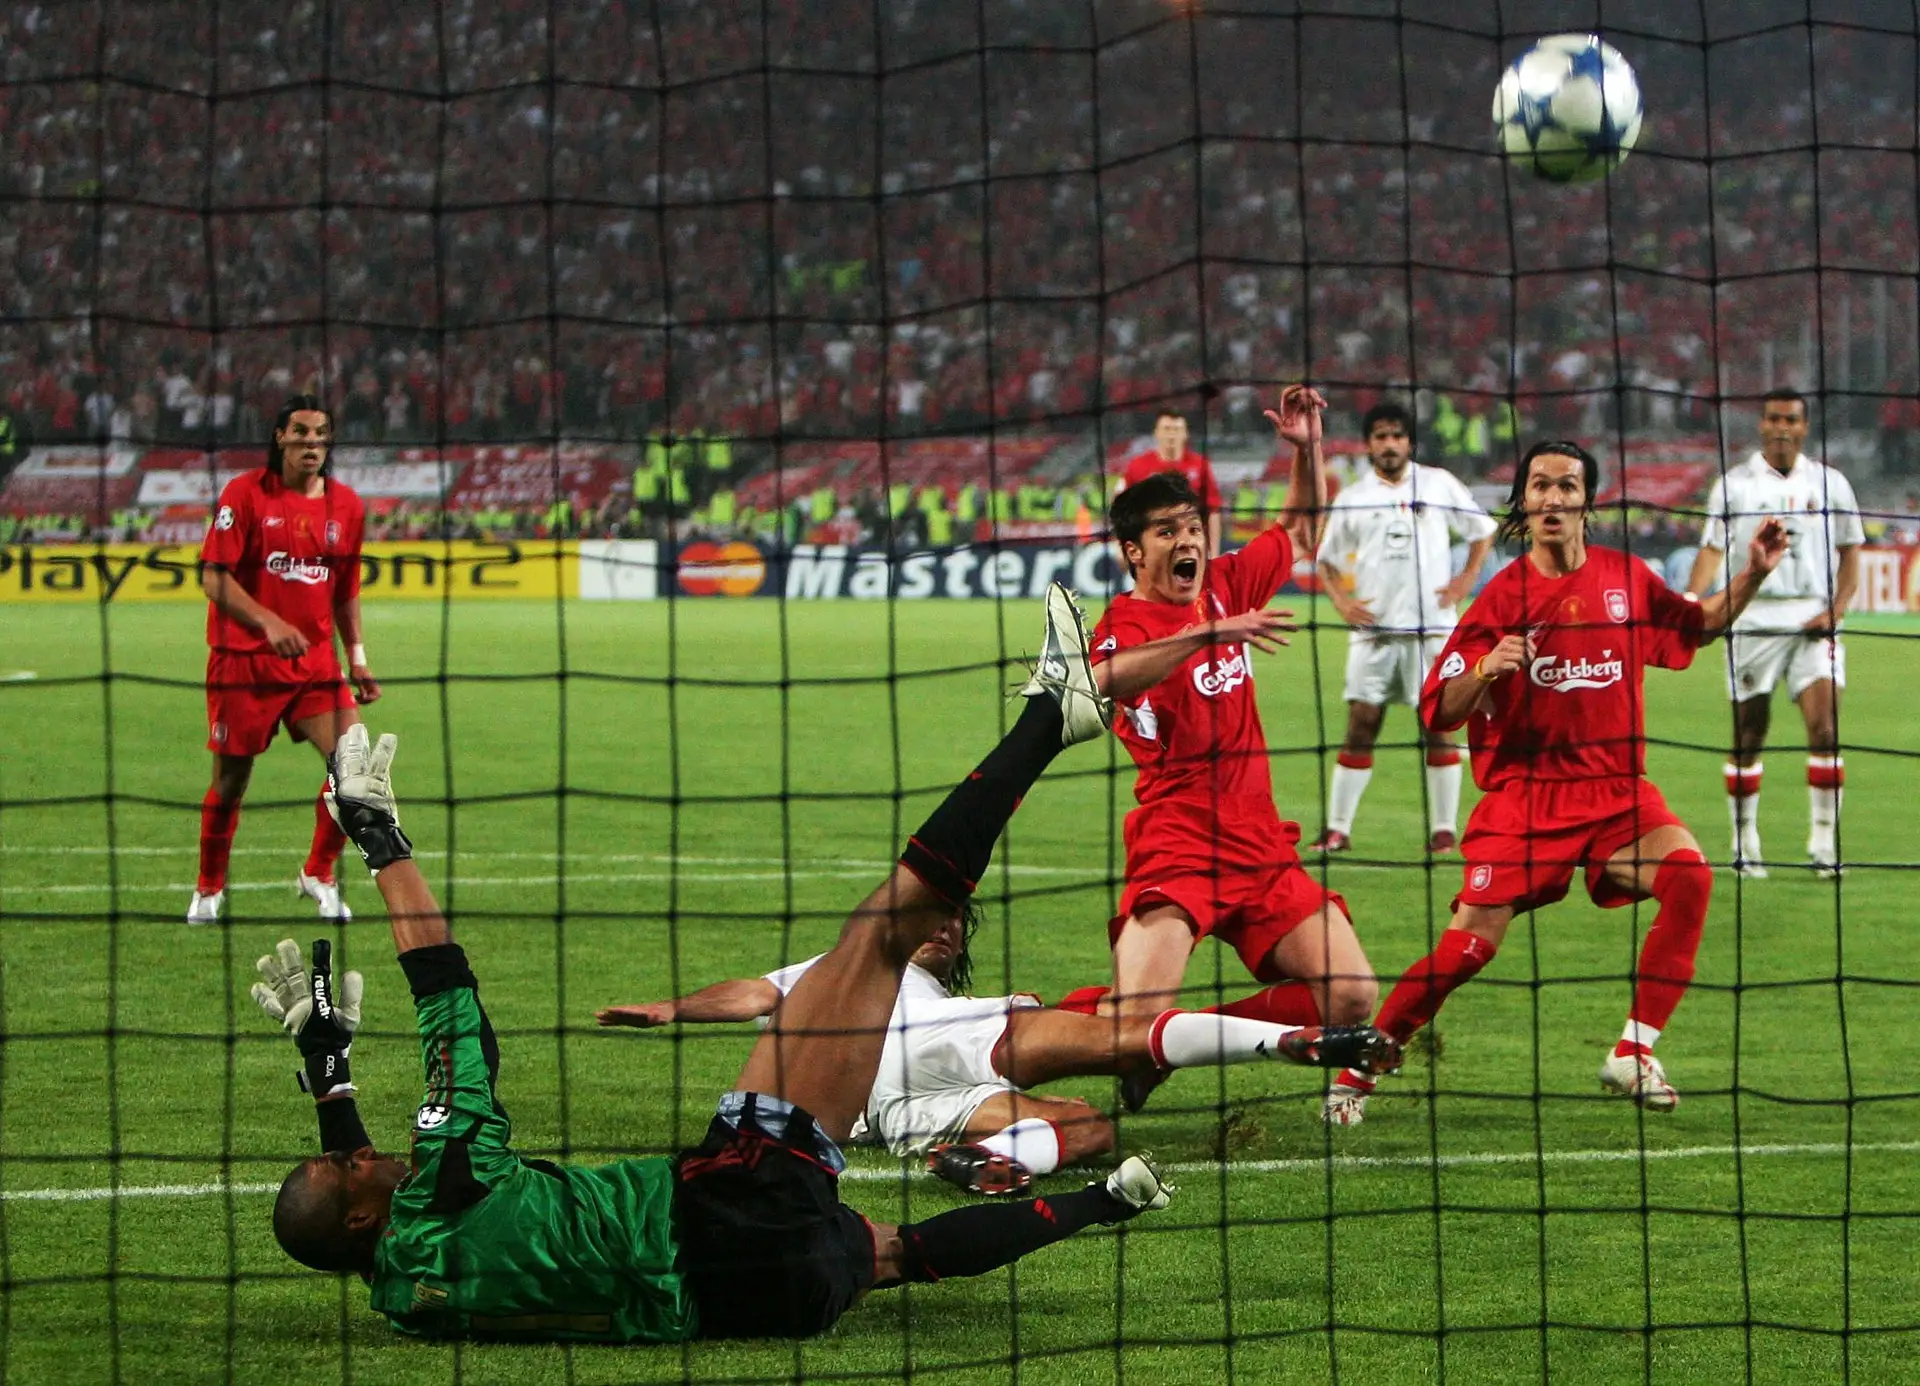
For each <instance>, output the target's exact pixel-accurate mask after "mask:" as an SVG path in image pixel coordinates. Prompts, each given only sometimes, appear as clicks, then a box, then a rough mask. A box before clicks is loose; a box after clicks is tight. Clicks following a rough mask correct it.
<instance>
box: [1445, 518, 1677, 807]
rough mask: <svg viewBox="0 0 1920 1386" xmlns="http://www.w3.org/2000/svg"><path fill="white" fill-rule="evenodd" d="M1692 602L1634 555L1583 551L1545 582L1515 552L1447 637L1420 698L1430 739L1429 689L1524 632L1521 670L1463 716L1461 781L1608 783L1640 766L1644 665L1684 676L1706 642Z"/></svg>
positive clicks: (1492, 687) (1447, 728)
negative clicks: (1527, 660)
mask: <svg viewBox="0 0 1920 1386" xmlns="http://www.w3.org/2000/svg"><path fill="white" fill-rule="evenodd" d="M1703 621H1704V618H1703V616H1702V614H1701V610H1700V604H1699V603H1698V602H1695V601H1690V600H1688V599H1687V598H1686V597H1683V596H1682V595H1680V594H1679V593H1678V592H1675V591H1673V590H1672V589H1671V588H1669V587H1668V586H1667V585H1666V583H1664V582H1662V581H1661V580H1660V579H1659V578H1658V577H1657V576H1655V574H1654V572H1653V570H1652V569H1651V568H1649V567H1647V565H1646V564H1645V563H1643V562H1641V561H1640V560H1639V559H1637V558H1633V557H1631V556H1629V555H1627V554H1624V553H1621V552H1620V551H1619V550H1617V549H1603V548H1595V547H1589V548H1588V549H1587V561H1586V562H1585V563H1583V564H1581V565H1580V567H1579V568H1577V569H1575V570H1574V571H1573V572H1571V573H1568V574H1566V575H1565V576H1564V577H1548V576H1546V575H1545V574H1543V573H1542V572H1541V571H1540V570H1539V569H1538V568H1536V567H1535V566H1534V564H1533V560H1532V559H1531V558H1529V557H1527V556H1526V555H1524V554H1523V555H1522V556H1521V557H1519V558H1518V559H1515V560H1514V561H1513V562H1512V563H1509V564H1508V565H1507V566H1506V567H1505V568H1503V569H1501V570H1500V572H1499V573H1498V574H1496V575H1495V577H1494V579H1493V581H1491V582H1489V583H1488V584H1487V585H1486V588H1485V590H1483V591H1482V592H1481V593H1480V595H1479V596H1478V597H1476V598H1475V599H1474V601H1473V605H1472V606H1470V607H1468V608H1467V611H1466V614H1465V615H1464V616H1462V617H1461V618H1460V624H1459V625H1458V626H1457V627H1455V628H1454V632H1453V635H1452V637H1451V638H1450V639H1448V641H1447V644H1446V648H1445V649H1444V650H1443V651H1442V652H1441V655H1440V658H1439V659H1437V660H1435V661H1434V665H1433V668H1432V669H1431V670H1429V671H1428V673H1427V682H1426V687H1425V688H1424V689H1423V690H1422V691H1421V694H1420V720H1421V721H1422V722H1424V723H1425V724H1426V725H1427V726H1428V727H1429V728H1431V729H1433V730H1436V731H1451V730H1452V729H1453V727H1455V726H1458V725H1459V724H1458V723H1453V724H1450V725H1444V726H1443V725H1441V724H1439V723H1437V722H1436V721H1435V715H1436V714H1437V712H1438V710H1439V706H1440V689H1441V687H1442V685H1444V684H1445V683H1446V682H1447V681H1448V680H1449V679H1451V678H1453V677H1455V676H1456V675H1459V674H1463V673H1465V672H1466V671H1468V670H1469V669H1472V668H1473V667H1474V664H1475V662H1476V661H1477V660H1479V658H1480V657H1481V656H1482V655H1484V654H1486V653H1488V652H1489V651H1490V650H1492V649H1493V647H1494V646H1495V645H1497V644H1499V643H1500V640H1501V639H1502V637H1504V636H1508V635H1520V634H1524V633H1525V632H1527V631H1528V630H1533V631H1535V632H1536V641H1537V645H1538V653H1537V654H1536V656H1535V657H1534V660H1533V662H1532V664H1531V665H1530V666H1528V667H1527V668H1526V669H1524V670H1522V671H1520V672H1518V673H1516V674H1510V675H1508V676H1507V677H1506V678H1503V679H1499V680H1497V681H1496V682H1494V683H1493V684H1491V685H1489V687H1488V691H1487V696H1486V698H1485V699H1483V700H1482V702H1481V704H1480V707H1479V709H1478V710H1476V711H1475V712H1473V713H1470V714H1469V715H1468V717H1467V719H1466V721H1467V725H1468V729H1469V730H1468V736H1469V739H1470V740H1471V742H1472V745H1473V781H1474V783H1475V784H1477V785H1479V786H1480V787H1481V788H1482V789H1493V788H1496V787H1497V786H1499V785H1502V784H1508V783H1511V782H1514V781H1517V780H1525V779H1535V780H1594V779H1618V778H1623V777H1632V776H1637V775H1640V774H1642V773H1643V772H1644V771H1645V769H1646V704H1645V700H1644V697H1643V695H1642V690H1641V682H1642V675H1643V673H1644V671H1645V670H1646V669H1647V668H1648V667H1649V666H1651V667H1653V668H1657V669H1684V668H1686V667H1687V666H1688V665H1689V664H1691V663H1692V662H1693V655H1694V651H1696V650H1698V649H1699V648H1700V646H1701V645H1702V644H1704V643H1705V641H1706V636H1705V633H1704V631H1703V629H1702V626H1703Z"/></svg>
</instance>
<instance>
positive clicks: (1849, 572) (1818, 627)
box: [1803, 544, 1860, 635]
mask: <svg viewBox="0 0 1920 1386" xmlns="http://www.w3.org/2000/svg"><path fill="white" fill-rule="evenodd" d="M1834 552H1835V553H1837V554H1838V555H1839V562H1838V563H1837V564H1836V565H1835V569H1834V574H1833V601H1832V603H1831V604H1830V605H1829V606H1827V607H1826V608H1825V609H1824V610H1821V611H1816V612H1815V613H1814V614H1813V616H1812V618H1811V619H1810V620H1808V622H1807V623H1806V625H1805V626H1804V627H1803V629H1804V630H1805V631H1806V632H1807V634H1809V635H1833V634H1836V633H1837V632H1838V631H1839V629H1840V622H1841V619H1842V618H1843V617H1845V616H1846V614H1847V608H1848V607H1850V606H1852V605H1853V594H1854V593H1855V592H1856V591H1858V590H1859V588H1860V546H1859V545H1858V544H1846V545H1842V546H1840V547H1838V548H1836V549H1835V550H1834Z"/></svg>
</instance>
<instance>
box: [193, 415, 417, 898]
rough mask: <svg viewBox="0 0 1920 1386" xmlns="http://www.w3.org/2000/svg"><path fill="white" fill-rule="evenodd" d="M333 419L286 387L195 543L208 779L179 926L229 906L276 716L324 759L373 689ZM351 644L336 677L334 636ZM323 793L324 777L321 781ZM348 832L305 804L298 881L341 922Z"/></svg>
mask: <svg viewBox="0 0 1920 1386" xmlns="http://www.w3.org/2000/svg"><path fill="white" fill-rule="evenodd" d="M332 446H333V421H332V418H331V417H330V416H329V414H328V412H327V407H326V405H324V404H322V403H321V402H320V401H319V400H318V399H316V398H315V397H313V396H312V395H295V396H294V397H293V398H291V399H289V400H288V401H287V402H286V404H285V405H284V406H283V407H282V408H281V410H280V414H279V417H278V418H277V419H275V420H274V426H273V454H272V457H271V460H270V461H269V462H268V464H267V465H266V466H265V467H263V468H261V469H260V470H259V471H254V472H247V473H245V474H244V475H242V476H237V477H235V478H234V479H233V480H232V481H231V482H229V483H228V484H227V488H226V489H225V490H224V491H222V492H221V493H220V507H219V509H218V510H217V511H215V513H214V518H213V525H212V527H211V528H209V529H208V530H207V537H206V541H205V542H204V543H203V544H202V545H201V546H200V563H201V577H200V585H201V587H202V589H203V590H204V591H205V592H206V594H207V601H208V602H209V603H210V606H209V608H208V611H207V645H208V648H209V653H208V655H207V726H208V736H207V749H208V750H210V751H212V752H213V786H212V787H211V788H210V789H208V790H207V796H206V798H205V799H203V800H202V801H201V804H200V879H199V881H198V883H197V884H196V885H195V887H194V892H193V899H192V901H191V902H190V903H189V904H188V906H187V923H189V924H212V923H215V922H217V921H218V920H219V918H220V915H221V911H222V908H223V907H224V905H225V903H226V885H227V857H228V855H229V854H230V853H231V852H232V850H233V833H234V828H235V827H236V826H237V825H238V823H239V820H240V801H241V799H242V798H244V797H245V795H246V792H247V782H248V780H249V779H251V778H252V776H253V758H254V757H255V756H257V755H259V754H260V753H261V752H262V751H264V750H266V749H267V747H268V745H269V744H270V743H271V742H272V741H273V738H274V734H275V733H276V732H277V731H278V730H279V728H280V726H281V724H283V723H284V724H285V726H286V728H287V732H288V734H289V735H290V736H292V737H293V739H294V740H295V741H308V742H312V743H313V748H314V750H316V751H318V752H319V753H320V756H321V759H322V760H325V758H326V757H327V756H329V755H331V754H332V753H333V745H334V742H335V741H336V740H337V739H338V737H339V736H340V734H341V733H342V732H344V731H345V730H346V729H347V728H348V727H350V726H352V725H353V724H354V723H355V722H358V721H359V720H360V714H359V713H358V712H357V711H355V708H354V703H355V700H356V698H357V699H358V701H360V702H362V703H370V702H373V701H374V700H375V699H376V698H378V697H379V696H380V685H379V683H377V682H376V681H375V680H374V677H373V673H372V671H371V670H369V669H368V668H367V655H366V650H365V648H364V646H363V645H362V644H361V635H360V540H361V535H362V532H363V531H364V530H365V528H366V508H365V507H364V506H363V505H362V504H361V503H360V497H359V496H357V495H355V494H354V493H353V491H352V490H350V489H349V488H348V487H346V486H345V485H343V484H341V483H340V482H338V481H336V480H334V479H333V478H332V477H331V476H329V475H328V472H329V467H328V455H329V453H330V451H331V449H332ZM336 627H338V629H339V632H340V637H341V639H342V640H344V641H345V642H346V645H347V651H348V661H347V662H348V678H350V679H351V680H352V684H351V687H349V685H348V682H347V681H346V680H343V679H342V678H341V676H340V660H339V657H338V655H337V654H336V653H335V652H334V647H333V637H334V630H335V628H336ZM321 787H322V789H323V790H324V789H325V781H324V779H323V780H322V785H321ZM344 841H345V838H343V837H342V836H341V833H340V829H339V828H338V827H337V826H336V825H335V824H334V821H333V819H332V817H331V816H330V815H329V814H328V813H327V806H326V804H325V802H324V801H323V800H320V799H316V800H315V801H314V808H313V846H312V849H311V850H310V851H309V852H308V854H307V863H306V865H305V866H304V867H303V868H302V869H301V871H300V873H299V875H298V876H296V877H295V880H294V884H295V887H296V888H297V889H298V890H299V891H300V893H301V894H303V895H306V896H307V897H308V898H310V899H311V900H313V901H314V903H315V904H316V905H317V906H318V907H319V912H320V917H321V918H322V919H338V920H341V921H345V920H347V919H350V918H352V917H353V916H352V913H351V911H349V910H348V909H347V907H346V905H345V904H344V903H343V902H342V901H341V899H340V887H339V885H338V884H337V883H336V882H335V880H334V875H333V867H334V862H335V861H336V860H337V859H338V858H339V856H340V847H341V844H342V843H343V842H344Z"/></svg>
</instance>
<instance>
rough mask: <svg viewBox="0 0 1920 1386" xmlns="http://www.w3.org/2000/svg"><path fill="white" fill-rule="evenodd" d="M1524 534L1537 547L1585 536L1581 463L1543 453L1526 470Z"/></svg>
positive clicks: (1585, 491) (1562, 542)
mask: <svg viewBox="0 0 1920 1386" xmlns="http://www.w3.org/2000/svg"><path fill="white" fill-rule="evenodd" d="M1526 506H1527V532H1528V534H1529V535H1530V536H1531V538H1532V540H1533V542H1534V543H1535V544H1539V545H1546V546H1549V547H1557V546H1560V545H1563V544H1568V543H1571V542H1572V541H1573V540H1575V539H1578V538H1581V537H1583V536H1584V535H1585V533H1586V526H1585V523H1584V520H1585V516H1586V511H1587V479H1586V473H1585V471H1584V470H1583V468H1582V466H1581V463H1580V459H1579V458H1577V457H1563V456H1561V455H1560V454H1559V453H1555V452H1548V453H1542V454H1541V455H1540V456H1538V457H1536V458H1534V459H1533V464H1532V465H1531V466H1530V467H1528V468H1527V493H1526Z"/></svg>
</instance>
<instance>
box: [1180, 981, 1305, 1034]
mask: <svg viewBox="0 0 1920 1386" xmlns="http://www.w3.org/2000/svg"><path fill="white" fill-rule="evenodd" d="M1203 1013H1204V1014H1208V1015H1237V1016H1239V1017H1240V1018H1241V1019H1243V1020H1264V1021H1266V1022H1267V1023H1268V1024H1269V1025H1318V1024H1319V1023H1320V1003H1319V1002H1317V1001H1315V1000H1314V999H1313V988H1312V987H1310V986H1308V985H1307V984H1306V983H1305V982H1281V983H1279V984H1278V985H1277V986H1271V987H1268V988H1267V989H1266V990H1265V991H1256V992H1255V993H1254V994H1253V995H1251V996H1243V997H1241V998H1240V999H1239V1000H1238V1001H1229V1002H1227V1003H1226V1004H1225V1005H1224V1006H1208V1007H1206V1009H1205V1011H1204V1012H1203Z"/></svg>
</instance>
